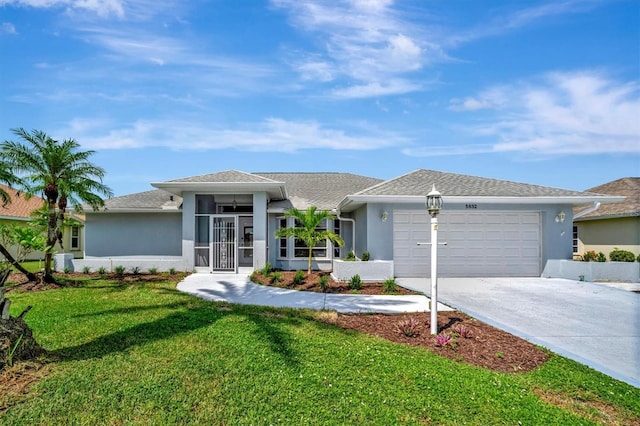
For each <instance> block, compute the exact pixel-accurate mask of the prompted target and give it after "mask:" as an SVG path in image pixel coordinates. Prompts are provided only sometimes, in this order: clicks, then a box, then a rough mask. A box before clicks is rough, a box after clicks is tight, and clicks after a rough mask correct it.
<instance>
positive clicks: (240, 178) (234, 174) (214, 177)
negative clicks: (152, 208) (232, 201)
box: [167, 170, 277, 183]
mask: <svg viewBox="0 0 640 426" xmlns="http://www.w3.org/2000/svg"><path fill="white" fill-rule="evenodd" d="M167 182H207V183H264V182H269V183H277V181H275V180H272V179H268V178H266V177H263V176H259V175H257V174H253V173H246V172H241V171H238V170H226V171H222V172H216V173H209V174H206V175H199V176H191V177H186V178H181V179H173V180H170V181H167Z"/></svg>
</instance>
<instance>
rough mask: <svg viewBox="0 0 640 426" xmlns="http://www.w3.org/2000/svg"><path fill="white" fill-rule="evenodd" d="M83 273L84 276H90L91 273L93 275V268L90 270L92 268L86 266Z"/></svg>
mask: <svg viewBox="0 0 640 426" xmlns="http://www.w3.org/2000/svg"><path fill="white" fill-rule="evenodd" d="M82 273H83V274H90V273H91V268H90V267H88V266H84V267H83V268H82Z"/></svg>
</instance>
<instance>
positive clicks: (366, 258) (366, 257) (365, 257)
mask: <svg viewBox="0 0 640 426" xmlns="http://www.w3.org/2000/svg"><path fill="white" fill-rule="evenodd" d="M369 259H371V254H370V253H369V252H368V251H365V252H364V253H362V261H363V262H368V261H369Z"/></svg>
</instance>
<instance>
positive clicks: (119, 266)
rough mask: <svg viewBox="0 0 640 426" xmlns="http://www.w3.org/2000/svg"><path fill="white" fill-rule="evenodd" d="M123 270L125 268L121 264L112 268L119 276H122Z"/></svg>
mask: <svg viewBox="0 0 640 426" xmlns="http://www.w3.org/2000/svg"><path fill="white" fill-rule="evenodd" d="M124 271H126V269H125V267H124V266H122V265H118V266H116V267H115V268H113V272H115V273H116V275H117V276H119V277H123V276H124Z"/></svg>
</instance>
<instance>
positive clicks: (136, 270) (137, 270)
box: [131, 266, 140, 275]
mask: <svg viewBox="0 0 640 426" xmlns="http://www.w3.org/2000/svg"><path fill="white" fill-rule="evenodd" d="M131 273H132V274H133V275H140V267H139V266H134V267H133V268H131Z"/></svg>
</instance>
